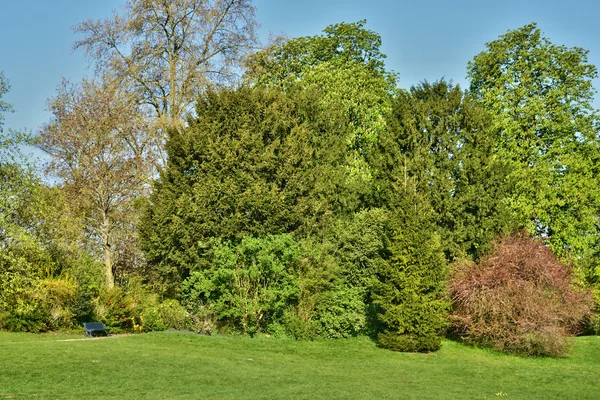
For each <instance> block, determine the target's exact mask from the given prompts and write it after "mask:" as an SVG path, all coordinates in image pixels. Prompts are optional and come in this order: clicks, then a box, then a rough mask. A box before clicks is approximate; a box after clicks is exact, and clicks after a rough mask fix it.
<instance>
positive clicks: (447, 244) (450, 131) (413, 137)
mask: <svg viewBox="0 0 600 400" xmlns="http://www.w3.org/2000/svg"><path fill="white" fill-rule="evenodd" d="M493 145H494V142H493V127H492V119H491V115H490V114H489V113H488V112H486V111H485V110H483V109H482V108H481V107H479V106H478V105H477V104H476V103H475V102H474V101H473V99H472V98H470V97H469V96H465V95H464V94H463V93H462V91H461V90H460V87H458V86H453V85H451V84H449V83H447V82H444V81H443V80H442V81H439V82H435V83H433V84H431V83H427V82H425V83H422V84H420V85H418V86H415V87H412V88H411V90H410V92H402V93H400V94H399V95H398V96H397V98H396V99H395V101H394V104H393V113H392V116H391V117H390V118H389V120H388V129H387V131H386V132H385V133H384V134H383V135H382V136H381V139H380V141H379V143H378V147H377V151H376V152H374V153H373V155H372V157H371V159H370V162H371V164H372V165H373V166H374V167H375V170H376V171H377V173H376V182H377V187H378V197H379V202H380V203H381V204H382V205H387V204H390V202H391V201H393V199H394V197H395V196H396V190H397V189H396V185H397V184H398V182H402V183H403V184H408V182H409V181H411V182H413V183H412V184H413V185H414V186H415V187H414V190H415V191H416V192H417V193H419V195H422V196H426V198H427V199H428V201H429V202H430V203H431V206H432V208H433V210H434V212H435V217H434V218H433V219H432V221H433V222H434V223H435V224H436V225H437V227H438V233H439V234H440V235H441V238H442V246H443V248H444V251H445V253H446V256H447V258H448V259H449V260H452V259H454V258H456V257H464V256H470V257H474V258H478V257H479V256H481V255H482V254H483V253H484V252H485V249H486V248H487V247H488V245H489V243H490V241H491V240H492V239H493V238H494V237H495V236H496V235H497V234H498V233H500V232H504V231H507V230H510V229H511V228H512V222H511V221H512V219H511V215H510V213H509V212H508V209H507V207H506V206H505V205H504V199H505V197H506V193H507V192H506V191H507V189H508V188H507V187H506V184H505V177H506V166H505V165H504V163H503V162H502V160H500V159H499V158H498V156H496V155H494V154H493Z"/></svg>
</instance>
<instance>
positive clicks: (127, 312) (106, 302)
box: [95, 287, 137, 333]
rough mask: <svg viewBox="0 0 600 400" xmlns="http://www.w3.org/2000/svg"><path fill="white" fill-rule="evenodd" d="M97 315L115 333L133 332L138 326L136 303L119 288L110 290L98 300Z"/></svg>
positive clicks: (96, 304)
mask: <svg viewBox="0 0 600 400" xmlns="http://www.w3.org/2000/svg"><path fill="white" fill-rule="evenodd" d="M95 314H96V316H97V317H98V319H99V320H100V321H102V322H103V323H104V324H105V325H106V326H107V327H108V328H110V329H111V332H113V333H119V332H132V331H133V330H134V325H135V324H136V317H137V312H136V307H135V302H134V301H133V299H132V298H131V297H128V296H126V295H125V293H123V291H122V290H121V289H120V288H118V287H115V288H112V289H108V290H107V291H106V292H104V293H102V294H101V295H100V297H98V298H97V299H96V302H95Z"/></svg>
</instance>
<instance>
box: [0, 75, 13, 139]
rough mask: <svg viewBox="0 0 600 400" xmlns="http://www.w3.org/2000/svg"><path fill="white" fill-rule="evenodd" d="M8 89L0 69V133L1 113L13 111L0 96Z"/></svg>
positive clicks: (0, 131)
mask: <svg viewBox="0 0 600 400" xmlns="http://www.w3.org/2000/svg"><path fill="white" fill-rule="evenodd" d="M9 90H10V85H9V84H8V80H6V78H5V77H4V72H2V71H0V133H2V126H3V125H4V115H3V114H2V113H4V112H7V111H8V112H11V111H13V108H12V106H11V105H10V104H8V103H7V102H6V101H4V100H2V96H4V95H5V94H6V93H8V91H9Z"/></svg>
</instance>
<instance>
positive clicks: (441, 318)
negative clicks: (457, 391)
mask: <svg viewBox="0 0 600 400" xmlns="http://www.w3.org/2000/svg"><path fill="white" fill-rule="evenodd" d="M401 196H402V197H401V199H400V202H399V204H398V205H396V206H395V209H394V210H393V211H392V215H391V224H392V227H391V228H392V229H391V231H392V235H391V243H390V247H389V253H390V257H389V259H388V260H387V262H386V263H383V264H382V265H381V266H380V267H379V271H378V273H377V277H378V282H377V283H376V285H375V290H374V294H373V302H374V304H375V305H376V306H377V307H378V308H379V309H380V312H379V313H378V315H377V318H378V321H379V323H380V324H381V326H380V327H379V333H378V336H377V339H378V341H379V344H380V345H381V346H383V347H386V348H389V349H391V350H395V351H411V352H416V351H418V352H428V351H435V350H438V349H439V348H440V345H441V335H440V334H441V332H442V330H443V328H444V327H445V326H446V319H445V314H446V312H447V310H448V306H449V303H448V301H447V300H446V299H445V298H444V291H445V280H446V272H447V267H446V261H445V259H444V254H443V252H442V247H441V244H440V239H439V237H438V235H437V234H435V232H433V231H432V229H431V227H432V226H433V224H432V223H431V214H432V212H431V209H430V207H429V205H428V204H427V203H426V202H425V201H424V199H422V198H420V197H419V195H418V194H416V193H411V191H410V189H408V188H405V189H404V190H403V191H402V192H401Z"/></svg>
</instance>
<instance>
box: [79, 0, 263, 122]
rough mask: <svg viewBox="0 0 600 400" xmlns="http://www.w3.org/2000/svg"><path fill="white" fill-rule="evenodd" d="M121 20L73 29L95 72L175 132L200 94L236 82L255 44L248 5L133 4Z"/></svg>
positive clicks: (213, 0)
mask: <svg viewBox="0 0 600 400" xmlns="http://www.w3.org/2000/svg"><path fill="white" fill-rule="evenodd" d="M123 11H124V12H123V14H118V13H114V15H113V17H112V18H111V19H107V20H104V21H92V20H88V21H86V22H83V23H81V24H79V25H77V26H75V27H74V28H73V30H74V31H75V32H78V33H81V34H83V35H84V39H82V40H80V41H78V42H76V43H75V44H74V48H75V49H79V48H83V49H85V52H86V54H87V56H88V57H90V58H92V59H93V60H95V62H96V67H97V72H99V73H108V74H109V75H110V76H111V77H114V78H116V79H117V80H119V81H120V82H121V84H123V83H125V82H126V83H127V84H129V85H132V88H134V90H135V93H137V94H138V96H139V101H140V102H141V103H142V104H145V105H147V106H150V108H151V109H152V110H153V111H154V112H155V115H156V117H157V120H158V122H159V127H161V128H163V129H161V131H162V132H164V128H165V127H177V126H180V125H181V124H182V121H183V117H184V116H185V114H186V113H187V112H188V111H190V109H191V105H192V104H193V102H194V101H195V99H196V97H197V96H198V94H199V93H201V92H202V91H203V90H204V89H206V87H207V86H209V85H210V84H211V83H214V82H219V81H223V80H227V79H229V78H231V77H232V76H233V75H234V73H235V70H236V66H237V65H239V64H241V60H242V58H243V57H244V56H245V54H246V53H247V52H248V51H249V50H251V49H252V48H253V47H254V46H255V45H256V43H257V40H256V33H255V30H256V27H257V24H256V22H255V16H254V7H253V6H252V4H251V0H129V1H128V2H127V3H126V5H125V7H124V10H123Z"/></svg>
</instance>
